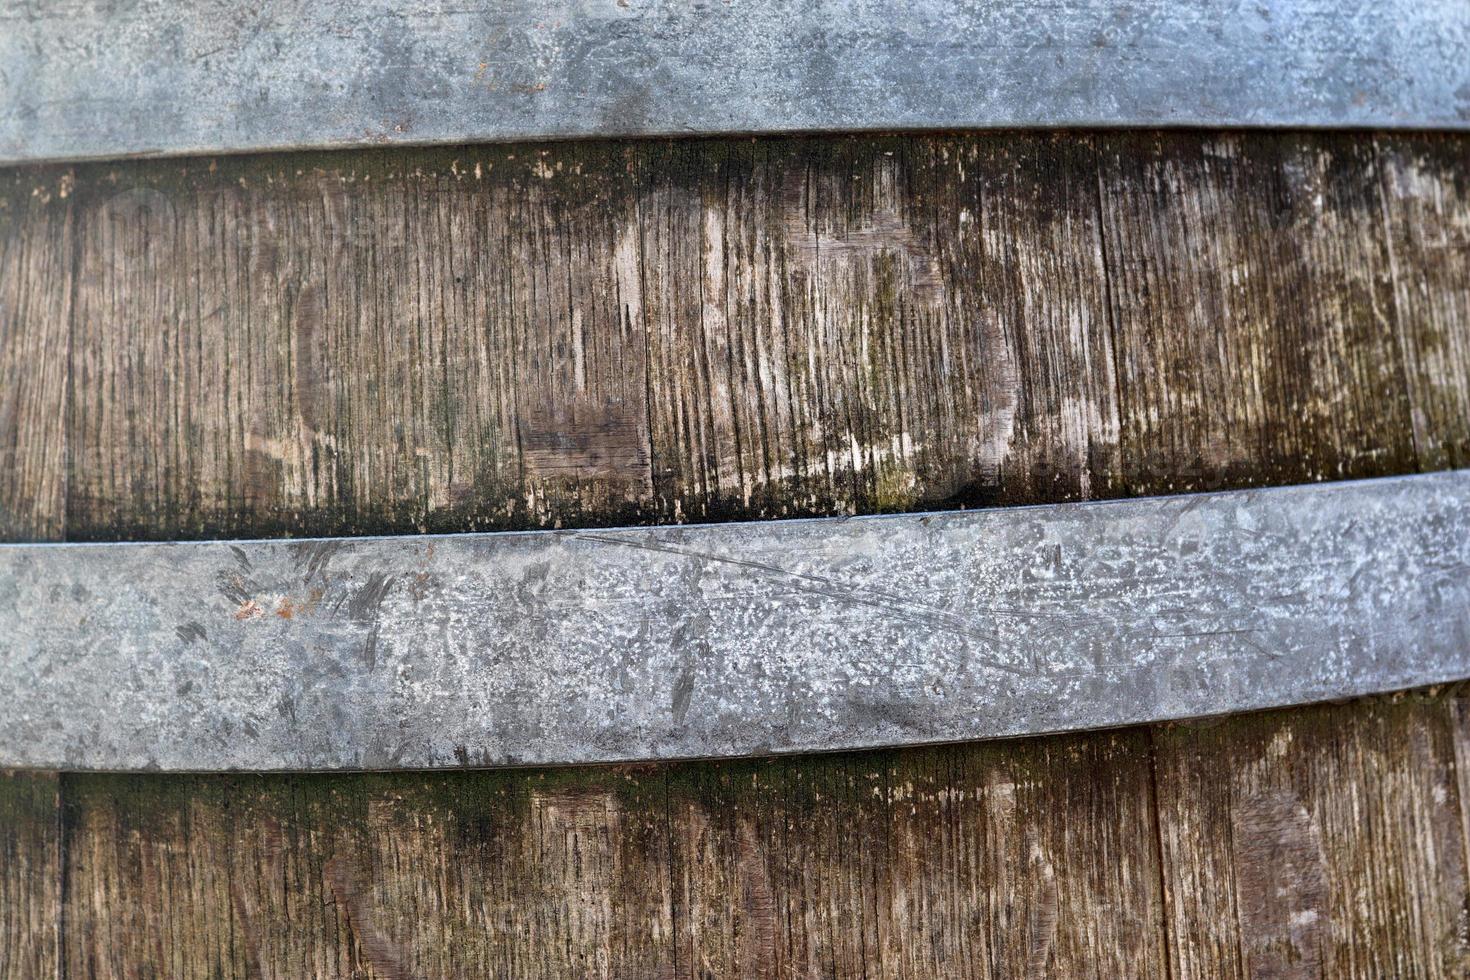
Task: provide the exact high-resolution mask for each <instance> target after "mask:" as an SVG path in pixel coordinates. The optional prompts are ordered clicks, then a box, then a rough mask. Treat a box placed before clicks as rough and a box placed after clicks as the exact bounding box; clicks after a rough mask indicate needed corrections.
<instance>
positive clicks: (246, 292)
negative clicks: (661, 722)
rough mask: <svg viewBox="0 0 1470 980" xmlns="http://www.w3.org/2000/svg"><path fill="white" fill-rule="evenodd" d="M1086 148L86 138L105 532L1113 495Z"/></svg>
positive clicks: (88, 294)
mask: <svg viewBox="0 0 1470 980" xmlns="http://www.w3.org/2000/svg"><path fill="white" fill-rule="evenodd" d="M1089 161H1090V151H1089V149H1088V147H1087V145H1086V144H1085V143H1083V144H1077V143H1075V141H1074V142H1065V141H1055V142H1053V141H1045V140H1041V141H1038V140H1026V141H1021V142H1019V143H1014V144H1013V143H1010V142H1000V141H994V140H991V141H978V142H977V141H952V142H943V141H914V140H901V139H880V140H825V141H777V142H738V143H715V142H690V143H665V144H649V145H642V146H633V147H623V146H616V145H613V146H608V145H597V144H592V145H581V144H578V145H568V146H560V147H554V148H534V147H533V148H525V147H520V148H479V149H474V150H465V151H462V152H459V153H451V152H447V151H432V152H423V153H416V154H393V155H372V154H367V155H361V154H359V155H351V156H331V157H307V158H296V157H291V158H262V159H258V160H249V161H233V160H231V161H220V162H219V163H218V164H213V163H211V164H208V165H206V164H201V163H197V162H196V163H182V164H181V163H166V164H165V163H158V164H149V165H131V166H129V167H127V168H126V169H112V168H90V169H87V168H84V169H83V170H82V171H81V172H80V174H81V176H80V177H79V200H80V206H81V209H82V216H81V218H80V219H79V220H80V228H81V231H80V233H79V246H78V250H77V251H78V259H77V262H78V270H79V271H78V279H77V281H78V284H79V285H78V290H77V300H76V302H77V314H76V317H75V323H76V353H75V356H74V359H73V362H74V373H75V377H76V385H75V404H74V410H73V413H72V416H71V417H72V422H71V426H70V437H71V439H72V441H73V443H74V444H75V445H76V446H77V447H79V448H78V451H77V452H76V453H75V454H74V456H73V465H72V467H71V470H70V473H69V478H70V493H69V504H70V533H71V536H72V537H74V538H114V537H166V536H184V537H191V536H199V535H207V534H250V535H261V534H273V533H283V532H306V531H311V532H321V533H354V532H363V531H413V530H416V529H438V530H465V529H470V528H503V527H524V526H552V525H560V524H605V523H615V522H643V521H670V520H691V519H708V518H727V517H732V518H733V517H741V518H744V517H770V516H782V515H795V514H826V513H852V512H871V511H881V510H894V509H913V508H916V507H925V506H955V505H959V504H965V503H975V502H982V501H993V500H1014V501H1036V500H1052V499H1070V498H1080V497H1086V496H1090V495H1096V494H1099V493H1116V492H1117V489H1118V488H1117V485H1116V484H1117V479H1116V475H1117V474H1116V470H1117V461H1116V429H1117V408H1116V405H1115V402H1114V391H1115V384H1114V379H1113V376H1112V370H1113V354H1112V351H1111V348H1110V334H1109V328H1108V320H1107V315H1106V305H1105V302H1104V290H1105V286H1104V282H1103V271H1102V267H1101V254H1102V253H1101V248H1100V243H1099V231H1098V220H1097V208H1096V205H1095V191H1094V188H1093V184H1094V176H1093V174H1092V171H1091V169H1090V167H1089Z"/></svg>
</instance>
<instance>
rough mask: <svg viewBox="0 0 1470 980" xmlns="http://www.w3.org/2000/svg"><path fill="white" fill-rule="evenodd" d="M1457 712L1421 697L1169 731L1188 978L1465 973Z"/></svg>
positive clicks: (1169, 798)
mask: <svg viewBox="0 0 1470 980" xmlns="http://www.w3.org/2000/svg"><path fill="white" fill-rule="evenodd" d="M1446 710H1447V709H1446V705H1445V703H1444V702H1443V701H1442V700H1438V699H1435V698H1433V697H1429V696H1423V695H1420V696H1411V697H1405V698H1401V699H1398V700H1396V701H1393V700H1375V701H1364V702H1358V703H1354V704H1348V705H1341V706H1332V707H1319V708H1301V709H1296V710H1294V711H1291V712H1283V713H1280V714H1271V715H1262V716H1258V717H1254V718H1249V717H1248V718H1242V719H1232V720H1224V721H1220V722H1217V723H1214V724H1200V725H1178V726H1169V727H1164V728H1160V729H1157V730H1156V733H1155V746H1156V749H1155V751H1156V755H1157V760H1158V762H1157V771H1158V775H1157V779H1158V794H1159V826H1160V828H1161V834H1162V842H1163V854H1164V859H1163V863H1164V870H1165V891H1166V894H1167V896H1168V907H1169V917H1170V929H1169V934H1170V941H1171V958H1172V964H1173V967H1174V973H1173V975H1174V976H1177V977H1181V978H1184V977H1236V976H1239V977H1246V976H1252V977H1316V976H1334V977H1384V976H1414V977H1454V976H1464V975H1465V971H1466V970H1467V969H1470V944H1467V939H1466V930H1467V926H1470V919H1467V912H1466V897H1467V891H1466V878H1465V867H1466V865H1465V853H1464V850H1465V837H1464V834H1463V830H1462V825H1461V821H1462V815H1463V812H1464V804H1463V797H1462V794H1461V786H1460V784H1459V782H1458V781H1457V780H1459V779H1462V778H1463V777H1462V776H1461V775H1459V774H1460V772H1461V770H1460V768H1459V767H1460V766H1461V765H1462V760H1460V759H1457V756H1456V746H1455V744H1454V742H1453V741H1452V738H1451V730H1450V727H1449V725H1448V724H1447V723H1446Z"/></svg>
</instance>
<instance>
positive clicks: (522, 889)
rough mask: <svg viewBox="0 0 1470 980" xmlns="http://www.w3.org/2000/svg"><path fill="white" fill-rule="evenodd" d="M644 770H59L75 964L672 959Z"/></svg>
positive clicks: (384, 970) (426, 971) (232, 971)
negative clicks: (138, 773)
mask: <svg viewBox="0 0 1470 980" xmlns="http://www.w3.org/2000/svg"><path fill="white" fill-rule="evenodd" d="M665 795H666V792H665V777H664V775H663V774H662V773H661V772H658V771H656V770H647V771H642V772H640V771H637V770H626V769H601V770H576V771H562V772H545V771H542V772H529V773H528V772H512V773H491V772H479V773H467V774H458V773H457V774H447V775H440V776H419V775H410V774H400V775H395V776H381V777H380V776H368V777H363V778H358V779H346V780H344V779H343V778H341V777H327V776H318V777H310V776H302V777H289V776H281V777H247V776H241V777H229V778H218V777H189V776H182V777H156V776H155V777H139V778H128V777H91V776H69V777H67V803H66V806H67V820H68V827H69V831H70V835H71V839H72V840H73V841H74V843H73V845H72V846H70V847H69V848H68V850H67V875H68V877H67V892H68V898H69V902H68V919H67V937H68V939H67V944H66V964H65V965H66V971H67V975H69V976H79V977H83V976H84V977H94V976H107V977H145V976H153V975H167V976H173V977H191V976H225V977H234V976H239V977H243V976H251V977H257V976H266V977H308V976H319V977H333V976H363V977H369V976H370V977H377V978H406V977H471V976H537V977H542V976H544V977H559V976H637V977H658V976H671V975H672V974H673V967H672V954H673V942H672V923H671V909H672V903H671V901H670V882H671V879H670V866H669V852H668V836H667V828H666V823H665Z"/></svg>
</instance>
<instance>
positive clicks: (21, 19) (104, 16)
mask: <svg viewBox="0 0 1470 980" xmlns="http://www.w3.org/2000/svg"><path fill="white" fill-rule="evenodd" d="M1189 125H1195V126H1368V127H1411V128H1419V129H1430V128H1451V129H1460V128H1464V127H1466V126H1467V125H1470V5H1466V4H1465V3H1463V2H1461V0H1256V2H1250V3H1243V2H1237V0H1231V2H1226V0H1183V2H1180V0H1140V2H1134V3H1117V2H1114V0H1063V2H1040V0H1003V2H998V3H968V2H963V0H923V2H919V3H909V4H898V3H875V2H865V0H813V2H807V3H800V4H792V3H786V2H782V0H738V2H710V3H687V2H683V0H575V2H564V0H509V2H492V0H471V2H468V3H447V2H444V0H429V2H418V3H409V4H396V3H390V2H387V0H334V2H330V3H295V2H291V0H264V2H261V3H256V4H235V3H228V2H225V0H202V2H197V3H178V2H174V0H128V2H124V3H103V2H77V3H65V4H52V3H41V2H37V0H5V2H4V3H3V4H0V162H5V161H19V160H42V159H82V158H97V157H117V156H132V155H153V154H186V153H214V152H224V151H232V150H233V151H241V150H259V149H279V148H286V147H329V146H351V145H371V144H376V143H418V144H422V143H454V142H469V141H476V140H500V139H516V138H542V137H575V136H588V135H605V136H618V135H665V134H685V133H742V132H762V133H766V132H783V131H788V132H789V131H799V130H807V131H837V130H883V129H935V128H938V129H957V128H966V127H1016V126H1036V127H1061V126H1189Z"/></svg>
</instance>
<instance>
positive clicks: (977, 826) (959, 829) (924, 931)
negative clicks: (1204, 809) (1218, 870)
mask: <svg viewBox="0 0 1470 980" xmlns="http://www.w3.org/2000/svg"><path fill="white" fill-rule="evenodd" d="M1150 780H1151V771H1150V764H1149V757H1148V749H1147V735H1146V733H1145V732H1144V731H1142V730H1132V731H1129V732H1123V733H1118V734H1098V735H1082V736H1072V737H1065V738H1054V739H1041V740H1033V741H1027V742H1007V743H995V744H992V745H985V746H950V747H944V748H936V749H930V750H922V751H912V750H909V751H900V752H892V753H886V754H878V753H869V754H864V755H855V756H828V757H817V758H806V759H784V760H779V761H772V762H765V763H749V764H734V763H726V764H721V765H711V766H707V767H698V768H696V767H693V766H681V767H677V768H675V769H674V770H673V771H672V773H671V786H672V791H671V794H670V804H669V805H670V813H671V834H672V839H673V851H674V855H675V857H674V863H675V875H676V892H675V894H676V901H677V905H676V909H677V910H678V914H677V915H676V925H677V927H678V939H679V963H680V967H681V971H683V975H692V976H766V977H801V976H837V977H858V976H863V977H919V976H926V977H962V976H963V977H1009V976H1043V975H1048V976H1077V975H1084V974H1096V975H1100V976H1109V975H1125V974H1126V975H1132V974H1137V975H1141V976H1161V975H1163V973H1164V971H1165V963H1164V956H1165V953H1164V948H1163V933H1162V930H1161V921H1162V913H1163V909H1162V897H1161V895H1160V893H1159V880H1160V879H1159V877H1158V873H1159V868H1158V864H1157V854H1156V852H1155V851H1154V848H1153V840H1154V834H1153V805H1152V795H1151V791H1150Z"/></svg>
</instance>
